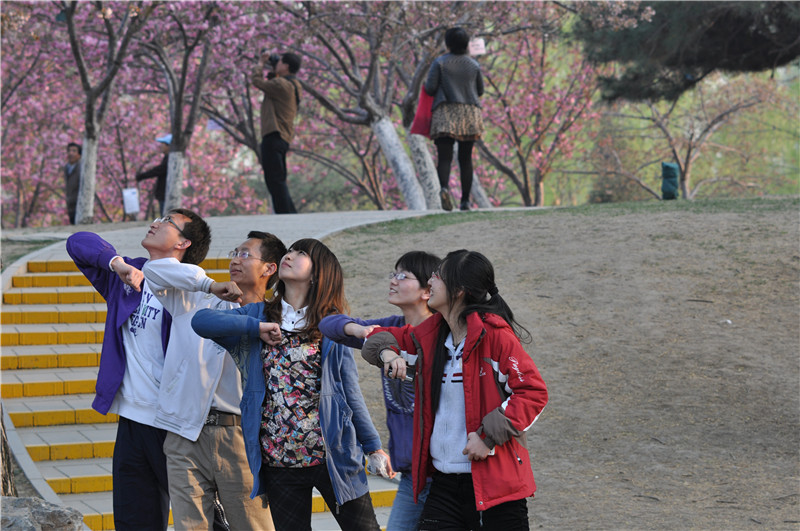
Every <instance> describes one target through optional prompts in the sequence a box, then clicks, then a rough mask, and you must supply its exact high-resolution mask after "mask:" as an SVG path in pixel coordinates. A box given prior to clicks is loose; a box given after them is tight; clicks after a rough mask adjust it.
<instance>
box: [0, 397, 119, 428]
mask: <svg viewBox="0 0 800 531" xmlns="http://www.w3.org/2000/svg"><path fill="white" fill-rule="evenodd" d="M93 400H94V394H82V395H67V396H62V397H26V398H9V399H8V400H3V407H4V408H5V409H6V410H7V411H8V414H9V416H10V417H11V420H12V422H13V423H14V426H16V427H17V428H24V427H30V426H61V425H68V424H94V423H98V424H99V423H109V422H117V419H118V417H117V415H113V414H108V415H101V414H100V413H98V412H97V411H95V410H94V409H92V401H93Z"/></svg>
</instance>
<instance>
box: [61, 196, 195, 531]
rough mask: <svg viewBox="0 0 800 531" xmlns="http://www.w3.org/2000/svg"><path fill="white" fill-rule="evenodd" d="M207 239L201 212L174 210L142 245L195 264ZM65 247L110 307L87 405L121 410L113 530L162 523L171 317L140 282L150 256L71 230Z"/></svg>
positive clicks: (159, 526)
mask: <svg viewBox="0 0 800 531" xmlns="http://www.w3.org/2000/svg"><path fill="white" fill-rule="evenodd" d="M210 241H211V231H210V229H209V228H208V225H207V224H206V222H205V221H203V219H202V218H200V216H198V215H197V214H195V213H194V212H192V211H190V210H185V209H176V210H173V211H172V212H170V214H169V215H168V216H165V217H163V218H158V219H156V220H154V221H153V223H151V224H150V226H149V228H148V231H147V234H146V235H145V237H144V239H143V240H142V247H144V248H145V249H146V250H147V251H148V253H149V259H151V260H155V259H157V258H168V257H174V258H176V259H178V260H180V261H181V262H185V263H192V264H198V263H200V262H201V261H202V260H203V259H204V258H205V256H206V253H207V252H208V247H209V243H210ZM67 252H68V253H69V255H70V257H71V258H72V260H73V261H74V262H75V265H76V266H78V269H80V271H81V272H82V273H83V274H84V276H86V278H87V279H89V281H90V282H91V283H92V286H94V288H95V289H96V290H97V291H98V293H100V295H102V296H103V298H104V299H105V300H106V303H107V306H108V313H107V316H106V325H105V331H104V338H103V349H102V353H101V355H100V369H99V371H98V375H97V384H96V387H95V390H96V395H95V399H94V401H93V403H92V407H93V408H94V409H95V410H97V411H98V412H99V413H102V414H104V415H105V414H107V413H116V414H118V415H119V426H118V428H117V438H116V442H115V446H114V457H113V462H112V478H113V483H114V490H113V499H114V525H115V528H116V529H118V530H123V529H166V528H167V524H168V518H169V491H168V483H167V470H166V460H165V457H164V452H163V449H162V446H163V444H164V438H165V436H166V432H165V431H164V430H162V429H159V428H155V427H154V419H155V415H156V407H157V400H158V391H159V385H160V382H161V371H162V369H163V366H164V352H165V351H166V346H167V341H168V336H169V329H170V324H171V318H170V316H169V315H168V314H167V312H166V311H164V308H163V306H162V305H161V304H160V303H159V302H158V300H157V299H156V297H155V296H154V295H153V292H152V291H151V290H150V288H149V286H148V284H147V282H146V281H145V280H144V275H143V273H142V271H141V268H142V266H143V265H144V264H145V262H147V260H148V258H143V257H140V258H129V257H122V256H119V254H117V252H116V250H115V249H114V247H113V246H112V245H111V244H109V243H108V242H106V241H105V240H103V239H102V238H100V236H98V235H97V234H94V233H91V232H77V233H75V234H73V235H72V236H70V237H69V239H68V240H67Z"/></svg>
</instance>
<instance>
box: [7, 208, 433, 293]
mask: <svg viewBox="0 0 800 531" xmlns="http://www.w3.org/2000/svg"><path fill="white" fill-rule="evenodd" d="M436 213H441V211H436V210H433V211H430V210H427V211H420V210H367V211H363V210H360V211H348V212H319V213H314V214H293V215H280V216H275V215H258V216H230V217H211V218H206V221H207V222H208V224H209V226H210V227H211V247H210V249H209V252H208V258H226V257H227V256H228V252H229V251H230V250H231V249H233V247H235V246H236V245H237V244H239V243H241V242H242V241H244V240H245V238H246V237H247V233H248V232H249V231H251V230H261V231H264V232H271V233H272V234H274V235H276V236H278V237H279V238H280V239H281V240H283V242H284V243H285V244H286V245H287V246H288V245H290V244H291V243H292V242H294V241H296V240H299V239H300V238H317V239H322V238H324V237H326V236H329V235H331V234H334V233H336V232H339V231H342V230H344V229H348V228H351V227H357V226H360V225H368V224H371V223H379V222H382V221H391V220H394V219H402V218H410V217H417V216H425V215H429V214H436ZM119 225H120V224H119V223H117V224H114V225H111V226H109V225H103V224H97V225H92V226H86V227H85V228H83V227H68V228H65V229H66V230H57V229H56V230H53V231H46V232H30V233H28V232H26V231H25V230H24V229H14V230H9V231H5V232H4V234H3V235H4V237H6V238H12V239H15V240H25V241H35V240H49V239H63V240H66V239H67V238H68V237H69V235H70V234H72V233H73V232H76V231H77V230H91V231H94V232H97V233H102V234H103V238H105V239H106V240H108V241H109V242H110V243H111V244H113V245H114V247H116V249H117V251H119V252H120V254H123V255H126V256H142V255H144V253H145V250H144V249H143V248H142V246H141V241H142V239H143V238H144V236H145V234H146V233H147V228H146V224H143V223H142V222H136V223H131V225H132V227H131V228H125V229H119V228H118V227H119ZM109 227H113V229H109ZM33 258H35V259H37V260H59V259H63V260H69V256H68V255H67V252H66V249H65V248H64V244H63V243H55V244H52V245H50V246H48V247H46V248H44V249H41V250H39V251H36V252H34V253H31V254H30V255H28V256H26V257H25V258H24V260H25V261H27V260H30V259H33ZM9 269H11V268H10V267H9ZM5 280H6V275H5V273H4V274H3V286H4V287H5V286H6V283H5Z"/></svg>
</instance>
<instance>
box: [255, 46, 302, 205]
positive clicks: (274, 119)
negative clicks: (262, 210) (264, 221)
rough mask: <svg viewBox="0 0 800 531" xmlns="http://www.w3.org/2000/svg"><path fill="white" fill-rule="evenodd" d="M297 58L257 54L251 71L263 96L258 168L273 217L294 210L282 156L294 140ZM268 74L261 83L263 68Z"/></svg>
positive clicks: (284, 159) (264, 52) (298, 85)
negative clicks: (266, 67)
mask: <svg viewBox="0 0 800 531" xmlns="http://www.w3.org/2000/svg"><path fill="white" fill-rule="evenodd" d="M300 62H301V59H300V56H298V55H296V54H293V53H285V54H283V55H278V54H275V53H274V54H271V55H270V54H268V53H267V51H266V50H262V51H261V57H260V58H259V61H258V65H257V66H256V68H255V69H254V70H253V75H252V83H253V85H254V86H255V87H257V88H258V89H260V90H261V91H262V92H263V93H264V100H263V101H262V102H261V136H262V138H261V166H262V167H263V168H264V181H265V182H266V183H267V190H269V193H270V195H271V196H272V209H273V211H274V212H275V213H276V214H295V213H297V210H295V208H294V203H293V202H292V198H291V196H290V195H289V187H288V186H287V185H286V152H287V151H288V150H289V143H290V142H291V141H292V138H293V137H294V119H295V116H297V108H298V107H299V105H300V83H299V82H298V81H297V78H295V76H294V75H295V74H296V73H297V72H298V70H300ZM266 64H269V65H270V66H271V68H272V71H271V72H270V73H269V74H268V75H267V79H266V80H265V79H264V67H265V66H266Z"/></svg>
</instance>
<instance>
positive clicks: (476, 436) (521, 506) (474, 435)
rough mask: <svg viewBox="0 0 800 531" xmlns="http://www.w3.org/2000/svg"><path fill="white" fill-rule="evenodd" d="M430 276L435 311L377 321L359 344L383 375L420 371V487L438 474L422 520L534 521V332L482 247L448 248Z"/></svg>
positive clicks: (432, 523) (538, 380) (541, 400)
mask: <svg viewBox="0 0 800 531" xmlns="http://www.w3.org/2000/svg"><path fill="white" fill-rule="evenodd" d="M428 284H429V286H430V288H431V296H430V300H429V301H428V306H430V308H431V309H432V310H436V311H437V312H438V313H437V314H435V315H433V316H432V317H430V318H428V319H427V320H426V321H424V322H423V323H422V324H420V325H418V326H416V327H411V326H405V327H402V328H381V329H377V330H376V331H375V332H374V333H373V334H372V335H371V336H370V337H369V340H368V341H367V342H366V343H365V344H364V348H363V349H362V355H363V356H364V358H365V359H366V360H367V361H369V362H371V363H373V364H375V365H378V366H383V367H384V371H385V372H386V374H387V375H389V374H391V376H393V377H395V378H405V377H406V375H407V373H408V374H410V373H411V372H412V371H413V372H414V373H415V374H414V380H415V385H416V399H415V410H414V454H413V461H412V476H413V479H414V492H415V494H417V493H419V492H420V490H421V489H422V487H424V486H425V482H426V479H427V478H428V477H433V483H432V485H431V490H430V494H429V495H428V499H427V501H426V502H425V508H424V509H423V511H422V516H421V518H420V527H419V529H420V530H421V531H424V530H434V529H497V530H502V531H510V530H515V529H528V510H527V504H526V500H525V499H526V498H527V497H529V496H533V493H534V491H535V490H536V485H535V483H534V480H533V472H532V470H531V464H530V457H529V455H528V450H527V447H526V444H525V437H524V436H525V432H526V431H527V430H528V429H529V428H530V427H531V426H532V425H533V423H534V422H535V421H536V418H537V417H538V415H539V413H540V412H541V411H542V409H543V408H544V406H545V404H546V403H547V389H546V387H545V384H544V381H543V380H542V377H541V375H540V374H539V370H538V369H537V368H536V365H535V364H534V363H533V360H532V359H531V357H530V356H529V355H528V353H527V352H525V350H524V349H523V348H522V345H521V342H520V337H523V338H526V339H527V338H529V337H530V334H528V332H527V330H525V329H524V328H523V327H521V326H520V325H519V324H518V323H517V322H516V321H515V319H514V314H513V312H512V311H511V309H510V308H509V307H508V305H507V304H506V302H505V301H504V300H503V298H502V297H501V296H500V294H499V293H498V290H497V286H496V285H495V281H494V268H493V267H492V264H491V263H490V262H489V260H488V259H487V258H486V257H485V256H484V255H482V254H481V253H478V252H473V251H466V250H460V251H454V252H451V253H450V254H448V255H447V257H446V258H445V259H444V261H443V262H442V264H441V266H440V267H439V270H438V271H437V272H436V273H434V274H433V275H432V277H431V279H430V281H429V282H428Z"/></svg>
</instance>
